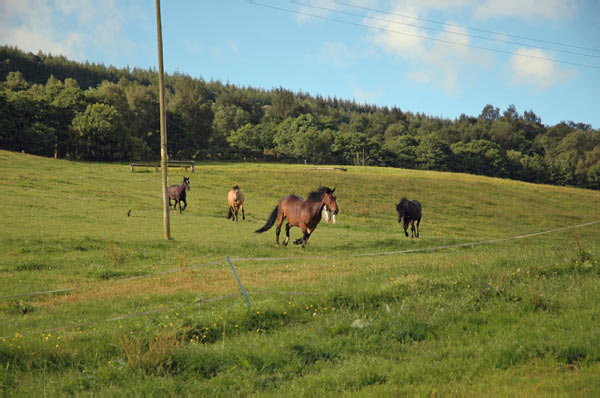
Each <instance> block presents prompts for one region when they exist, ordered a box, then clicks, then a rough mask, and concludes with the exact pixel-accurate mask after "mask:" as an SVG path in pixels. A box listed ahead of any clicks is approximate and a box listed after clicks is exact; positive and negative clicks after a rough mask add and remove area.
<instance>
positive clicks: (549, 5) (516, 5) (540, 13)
mask: <svg viewBox="0 0 600 398" xmlns="http://www.w3.org/2000/svg"><path fill="white" fill-rule="evenodd" d="M577 11H578V6H577V1H576V0H544V1H539V0H486V1H485V2H484V3H483V4H481V5H479V6H478V7H477V8H476V10H475V16H476V17H477V18H479V19H483V20H486V19H490V18H494V17H520V18H545V19H551V20H556V19H563V18H571V17H573V16H575V14H576V13H577Z"/></svg>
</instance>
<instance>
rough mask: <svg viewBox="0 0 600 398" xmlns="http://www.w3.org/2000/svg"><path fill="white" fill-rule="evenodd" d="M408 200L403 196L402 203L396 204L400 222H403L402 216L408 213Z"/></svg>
mask: <svg viewBox="0 0 600 398" xmlns="http://www.w3.org/2000/svg"><path fill="white" fill-rule="evenodd" d="M407 202H408V200H407V199H406V198H402V200H401V201H400V203H398V204H397V205H396V211H397V212H398V222H402V217H404V215H405V214H406V203H407Z"/></svg>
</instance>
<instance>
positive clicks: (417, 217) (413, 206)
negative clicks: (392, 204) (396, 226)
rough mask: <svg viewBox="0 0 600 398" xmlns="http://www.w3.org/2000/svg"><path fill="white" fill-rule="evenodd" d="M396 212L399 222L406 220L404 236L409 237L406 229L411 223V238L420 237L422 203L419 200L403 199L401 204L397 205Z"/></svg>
mask: <svg viewBox="0 0 600 398" xmlns="http://www.w3.org/2000/svg"><path fill="white" fill-rule="evenodd" d="M396 211H397V212H398V222H401V221H402V218H404V234H405V235H406V236H408V232H407V231H406V229H407V228H408V224H409V223H410V231H411V238H414V237H417V238H418V237H419V224H420V223H421V215H422V212H421V203H419V201H418V200H408V199H406V198H402V200H401V201H400V203H398V204H397V205H396ZM415 221H416V222H417V228H416V229H415Z"/></svg>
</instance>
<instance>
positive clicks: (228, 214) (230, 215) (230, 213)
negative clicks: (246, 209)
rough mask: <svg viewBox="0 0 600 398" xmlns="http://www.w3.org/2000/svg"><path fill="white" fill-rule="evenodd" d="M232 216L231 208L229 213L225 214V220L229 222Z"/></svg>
mask: <svg viewBox="0 0 600 398" xmlns="http://www.w3.org/2000/svg"><path fill="white" fill-rule="evenodd" d="M232 216H233V212H232V211H231V207H230V208H229V211H228V212H227V219H228V220H229V219H230V218H231V217H232Z"/></svg>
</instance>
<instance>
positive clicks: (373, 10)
mask: <svg viewBox="0 0 600 398" xmlns="http://www.w3.org/2000/svg"><path fill="white" fill-rule="evenodd" d="M334 1H335V3H337V4H339V5H342V6H346V7H352V8H357V9H360V10H364V11H371V12H376V13H379V14H388V15H394V16H397V17H402V18H409V19H414V20H417V21H423V22H429V23H434V24H438V25H446V26H452V27H456V28H463V29H469V30H475V31H478V32H483V33H489V34H492V35H505V36H508V37H514V38H516V39H523V40H530V41H537V42H539V43H546V44H554V45H557V46H563V47H572V48H578V49H580V50H588V51H594V52H600V50H598V49H597V48H590V47H583V46H576V45H573V44H567V43H561V42H556V41H549V40H542V39H534V38H531V37H526V36H519V35H512V34H508V33H502V32H494V31H491V30H485V29H479V28H473V27H469V26H465V25H457V24H450V23H445V22H439V21H434V20H431V19H425V18H419V17H415V16H411V15H403V14H397V13H393V12H389V11H383V10H376V9H373V8H368V7H360V6H355V5H353V4H348V3H344V2H341V1H339V0H334Z"/></svg>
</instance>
